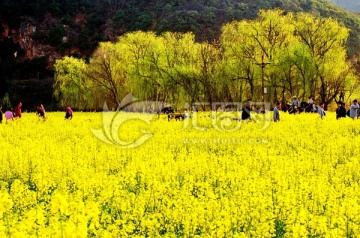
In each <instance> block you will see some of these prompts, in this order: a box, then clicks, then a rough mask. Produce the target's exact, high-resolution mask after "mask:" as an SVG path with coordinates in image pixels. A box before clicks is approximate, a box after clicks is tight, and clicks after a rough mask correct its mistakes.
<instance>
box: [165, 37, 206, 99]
mask: <svg viewBox="0 0 360 238" xmlns="http://www.w3.org/2000/svg"><path fill="white" fill-rule="evenodd" d="M162 38H163V42H164V45H165V49H164V54H165V59H166V60H165V64H164V65H163V66H162V68H161V71H162V72H163V74H164V75H166V77H167V78H168V81H169V82H170V83H171V84H172V85H174V86H176V88H177V89H178V90H179V91H178V92H180V93H181V94H182V95H179V94H177V95H178V96H180V97H182V101H183V102H190V103H194V102H200V101H202V99H203V98H202V97H201V96H202V95H203V93H204V92H203V88H202V87H201V82H200V81H199V77H198V75H199V71H200V69H199V67H198V66H199V51H200V44H199V43H196V42H195V36H194V34H192V33H185V34H183V33H170V32H167V33H165V34H164V35H163V36H162ZM173 96H174V97H176V95H173Z"/></svg>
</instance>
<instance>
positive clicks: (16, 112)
mask: <svg viewBox="0 0 360 238" xmlns="http://www.w3.org/2000/svg"><path fill="white" fill-rule="evenodd" d="M21 107H22V103H21V102H19V103H18V104H17V105H16V107H15V108H14V117H18V118H21V114H22V112H21Z"/></svg>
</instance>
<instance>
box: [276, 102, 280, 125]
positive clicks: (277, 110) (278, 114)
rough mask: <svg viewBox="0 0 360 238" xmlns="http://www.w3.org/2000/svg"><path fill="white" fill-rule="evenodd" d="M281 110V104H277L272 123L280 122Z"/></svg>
mask: <svg viewBox="0 0 360 238" xmlns="http://www.w3.org/2000/svg"><path fill="white" fill-rule="evenodd" d="M280 109H281V103H280V102H277V103H276V106H275V107H274V122H278V121H280V111H279V110H280Z"/></svg>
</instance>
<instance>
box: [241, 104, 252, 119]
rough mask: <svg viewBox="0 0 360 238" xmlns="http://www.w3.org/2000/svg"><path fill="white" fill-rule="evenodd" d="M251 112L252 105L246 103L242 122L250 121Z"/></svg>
mask: <svg viewBox="0 0 360 238" xmlns="http://www.w3.org/2000/svg"><path fill="white" fill-rule="evenodd" d="M250 111H251V103H250V102H249V101H247V102H246V103H245V107H243V109H242V114H241V119H242V120H250V119H251V117H250Z"/></svg>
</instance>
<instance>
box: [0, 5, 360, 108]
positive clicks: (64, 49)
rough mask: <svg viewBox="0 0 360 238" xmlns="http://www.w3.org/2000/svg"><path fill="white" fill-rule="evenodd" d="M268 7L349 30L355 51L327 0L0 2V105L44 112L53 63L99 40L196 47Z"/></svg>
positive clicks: (358, 48) (87, 50) (358, 44)
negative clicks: (160, 38)
mask: <svg viewBox="0 0 360 238" xmlns="http://www.w3.org/2000/svg"><path fill="white" fill-rule="evenodd" d="M19 6H21V7H19ZM273 8H281V9H284V10H286V11H295V12H299V11H305V12H311V13H313V14H314V15H316V16H321V17H329V16H331V17H333V18H336V19H338V20H339V21H340V22H342V23H343V24H344V25H345V26H347V27H348V28H350V29H351V36H350V39H349V41H348V54H349V56H352V55H354V54H358V53H359V52H360V18H359V17H356V16H355V15H353V14H351V13H349V12H347V11H345V10H342V9H341V8H338V7H336V6H335V5H334V4H332V3H330V2H328V1H327V0H299V1H287V0H227V1H225V0H170V1H163V0H157V1H145V0H109V1H104V0H93V1H89V0H73V1H63V0H53V1H50V2H49V1H45V0H32V1H30V0H13V1H1V2H0V21H1V23H2V24H1V26H0V32H2V33H1V35H0V57H1V62H0V75H1V78H0V99H1V98H2V97H3V96H4V95H5V93H6V92H8V93H9V94H10V99H11V101H13V102H14V101H16V100H18V99H20V98H22V97H25V98H29V99H28V101H27V102H25V106H26V105H32V104H33V103H34V100H36V101H42V102H44V103H45V104H48V105H49V104H50V103H51V102H53V101H52V91H51V85H52V84H51V82H52V80H53V77H54V76H53V75H54V73H53V72H52V68H51V66H52V64H53V62H54V61H55V60H56V59H58V58H61V57H62V56H65V55H73V56H77V57H82V58H89V57H90V56H91V54H92V52H93V51H94V49H95V48H96V47H97V45H98V43H99V42H100V41H116V40H117V37H118V36H120V35H122V34H124V33H125V32H129V31H135V30H144V31H148V30H150V31H155V32H156V33H158V34H160V33H162V32H165V31H177V32H188V31H192V32H194V33H195V35H196V39H197V40H198V41H209V42H212V41H213V40H216V39H217V38H218V36H219V35H220V31H221V26H222V25H223V24H224V23H226V22H229V21H233V20H242V19H252V18H254V17H256V15H257V13H258V11H259V9H273ZM49 85H50V86H49ZM30 92H31V93H30ZM39 92H41V93H39ZM24 95H25V96H24ZM53 103H54V102H53ZM55 106H56V102H55Z"/></svg>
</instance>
